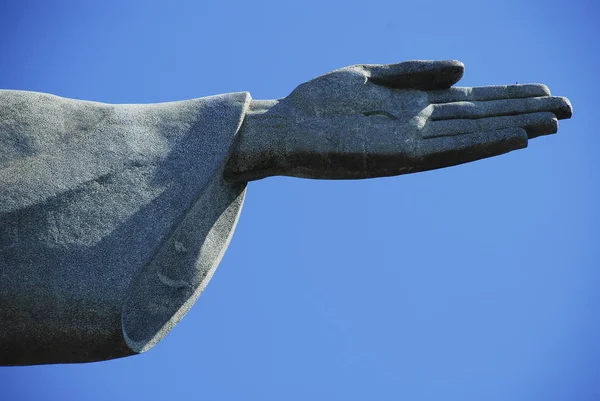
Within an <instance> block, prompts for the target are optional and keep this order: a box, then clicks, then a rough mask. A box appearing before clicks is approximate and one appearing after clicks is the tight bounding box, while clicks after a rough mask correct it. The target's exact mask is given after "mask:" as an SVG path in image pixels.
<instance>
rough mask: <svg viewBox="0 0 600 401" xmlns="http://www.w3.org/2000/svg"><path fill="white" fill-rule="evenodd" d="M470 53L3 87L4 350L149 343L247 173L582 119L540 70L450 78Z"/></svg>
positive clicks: (0, 250) (526, 132) (321, 167)
mask: <svg viewBox="0 0 600 401" xmlns="http://www.w3.org/2000/svg"><path fill="white" fill-rule="evenodd" d="M463 68H464V67H463V65H462V63H460V62H458V61H440V62H434V61H410V62H406V63H400V64H393V65H356V66H351V67H346V68H342V69H340V70H336V71H333V72H331V73H329V74H326V75H323V76H321V77H317V78H315V79H313V80H311V81H309V82H306V83H304V84H302V85H300V86H298V88H296V89H295V90H294V91H293V92H292V93H291V94H290V95H289V96H287V97H286V98H283V99H280V100H267V101H251V100H250V96H249V95H248V94H247V93H237V94H229V95H222V96H214V97H209V98H203V99H195V100H189V101H184V102H174V103H164V104H155V105H107V104H101V103H92V102H85V101H76V100H69V99H63V98H59V97H56V96H52V95H45V94H40V93H32V92H20V91H0V364H4V365H10V364H13V365H15V364H41V363H59V362H85V361H94V360H103V359H111V358H116V357H122V356H127V355H131V354H134V353H139V352H143V351H146V350H148V349H149V348H151V347H152V346H154V345H155V344H156V343H157V342H158V341H160V339H161V338H163V337H164V336H165V335H166V333H167V332H168V331H169V330H170V329H171V328H172V327H173V326H174V325H175V324H176V323H177V322H178V321H179V320H180V319H181V318H182V317H183V315H184V314H185V313H186V312H187V311H188V310H189V308H190V307H191V306H192V305H193V303H194V302H195V300H196V299H197V297H198V296H199V295H200V293H201V292H202V290H203V289H204V287H205V286H206V284H207V283H208V281H209V280H210V277H211V276H212V274H213V272H214V270H215V268H216V267H217V265H218V263H219V261H220V260H221V257H222V255H223V252H224V251H225V249H226V248H227V245H228V243H229V239H230V237H231V234H232V232H233V230H234V228H235V225H236V222H237V218H238V214H239V212H240V210H241V206H242V203H243V198H244V193H245V186H246V183H247V182H248V181H252V180H257V179H261V178H264V177H268V176H272V175H289V176H296V177H307V178H329V179H348V178H370V177H380V176H389V175H398V174H405V173H411V172H416V171H423V170H429V169H434V168H441V167H447V166H452V165H455V164H459V163H466V162H470V161H474V160H478V159H481V158H485V157H491V156H496V155H499V154H502V153H506V152H509V151H511V150H515V149H520V148H523V147H525V146H527V143H528V140H529V139H531V138H535V137H537V136H540V135H546V134H552V133H555V132H556V131H557V128H558V125H557V120H558V119H561V118H569V117H571V114H572V110H571V105H570V103H569V101H568V100H567V99H566V98H561V97H552V96H550V92H549V90H548V88H547V87H546V86H544V85H538V84H527V85H510V86H489V87H480V88H452V87H451V86H452V85H453V84H455V83H456V82H457V81H458V80H459V79H460V78H461V77H462V75H463ZM242 121H243V124H242Z"/></svg>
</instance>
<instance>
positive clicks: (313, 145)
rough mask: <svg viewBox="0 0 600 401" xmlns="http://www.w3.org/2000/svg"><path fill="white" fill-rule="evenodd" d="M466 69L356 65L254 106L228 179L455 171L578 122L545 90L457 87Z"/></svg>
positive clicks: (440, 64) (428, 64)
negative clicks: (564, 123) (569, 121)
mask: <svg viewBox="0 0 600 401" xmlns="http://www.w3.org/2000/svg"><path fill="white" fill-rule="evenodd" d="M463 68H464V67H463V65H462V63H460V62H457V61H409V62H405V63H399V64H392V65H355V66H350V67H345V68H342V69H340V70H336V71H333V72H331V73H328V74H326V75H323V76H321V77H317V78H315V79H313V80H311V81H309V82H306V83H304V84H302V85H300V86H298V87H297V88H296V89H295V90H294V91H293V92H292V93H291V94H290V95H289V96H287V97H285V98H283V99H279V100H266V101H265V100H254V101H252V104H251V106H250V108H249V111H248V113H247V115H246V118H245V121H244V123H243V125H242V127H241V130H240V132H239V137H238V141H237V143H236V146H235V148H234V150H233V152H232V155H231V157H230V159H229V161H228V164H227V167H226V169H225V178H226V179H227V180H229V181H233V182H235V181H243V182H247V181H252V180H257V179H261V178H265V177H268V176H273V175H287V176H294V177H303V178H324V179H357V178H373V177H382V176H392V175H399V174H406V173H412V172H418V171H425V170H431V169H436V168H442V167H448V166H453V165H456V164H461V163H466V162H471V161H475V160H479V159H482V158H486V157H492V156H496V155H500V154H503V153H506V152H509V151H512V150H516V149H521V148H524V147H526V146H527V144H528V141H529V139H533V138H535V137H538V136H541V135H548V134H553V133H555V132H557V129H558V122H557V120H558V119H564V118H569V117H570V116H571V114H572V109H571V105H570V103H569V101H568V99H566V98H563V97H554V96H551V95H550V91H549V90H548V88H547V87H546V86H545V85H541V84H522V85H508V86H486V87H474V88H458V87H451V86H452V85H453V84H454V83H456V82H457V81H458V80H459V79H460V78H461V77H462V73H463Z"/></svg>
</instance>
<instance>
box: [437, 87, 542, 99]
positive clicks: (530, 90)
mask: <svg viewBox="0 0 600 401" xmlns="http://www.w3.org/2000/svg"><path fill="white" fill-rule="evenodd" d="M427 95H428V97H429V101H430V102H431V103H450V102H472V101H485V100H498V99H515V98H517V99H520V98H527V97H539V96H550V89H548V87H547V86H546V85H543V84H521V85H498V86H476V87H473V88H460V87H455V88H449V89H446V90H435V91H430V92H427Z"/></svg>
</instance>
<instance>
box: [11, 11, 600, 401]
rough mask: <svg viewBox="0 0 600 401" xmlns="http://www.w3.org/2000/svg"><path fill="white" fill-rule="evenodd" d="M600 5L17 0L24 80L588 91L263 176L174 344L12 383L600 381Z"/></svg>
mask: <svg viewBox="0 0 600 401" xmlns="http://www.w3.org/2000/svg"><path fill="white" fill-rule="evenodd" d="M598 11H599V6H598V5H597V4H596V2H594V1H592V0H588V1H577V0H574V1H571V2H564V1H554V0H544V1H541V0H539V1H495V2H492V1H481V0H478V1H458V0H457V1H445V0H432V1H427V2H422V1H412V2H403V1H397V0H383V1H364V2H358V1H344V2H342V1H339V2H334V1H326V0H319V1H313V0H304V1H298V2H287V1H283V0H271V1H216V0H215V1H187V2H179V1H164V2H152V1H141V0H138V1H77V2H76V1H41V0H40V1H18V0H13V1H3V2H0V87H1V88H5V89H26V90H33V91H41V92H49V93H53V94H56V95H60V96H65V97H71V98H77V99H86V100H95V101H101V102H109V103H147V102H163V101H172V100H182V99H189V98H195V97H202V96H207V95H212V94H219V93H226V92H235V91H243V90H247V91H250V92H251V94H252V96H253V97H254V98H255V99H270V98H278V97H283V96H285V95H287V94H288V93H289V92H290V91H291V90H292V89H293V88H294V87H295V86H296V85H298V84H300V83H302V82H304V81H306V80H308V79H310V78H313V77H315V76H317V75H320V74H322V73H325V72H327V71H329V70H332V69H335V68H339V67H342V66H345V65H349V64H355V63H389V62H397V61H403V60H409V59H459V60H461V61H463V62H464V63H465V64H466V74H465V77H464V79H463V81H462V82H461V85H463V86H476V85H490V84H511V83H515V82H517V81H518V82H519V83H526V82H541V83H545V84H547V85H548V86H549V87H550V89H551V90H552V91H553V93H554V94H556V95H564V96H568V97H569V98H570V99H571V101H572V103H573V106H574V110H575V114H574V117H573V119H572V120H567V121H563V122H561V126H560V131H559V134H558V135H554V136H549V137H544V138H539V139H536V140H534V141H532V142H531V143H530V145H529V148H527V149H525V150H521V151H517V152H513V153H510V154H508V155H504V156H500V157H497V158H494V159H488V160H483V161H479V162H475V163H471V164H467V165H463V166H458V167H453V168H448V169H444V170H438V171H432V172H427V173H419V174H414V175H408V176H401V177H393V178H384V179H374V180H364V181H311V180H301V179H291V178H269V179H266V180H262V181H259V182H253V183H251V184H250V185H249V188H248V193H247V198H246V203H245V206H244V209H243V211H242V215H241V219H240V222H239V225H238V228H237V231H236V233H235V235H234V237H233V241H232V243H231V245H230V247H229V249H228V251H227V253H226V254H225V257H224V259H223V261H222V262H221V265H220V267H219V269H218V270H217V272H216V274H215V276H214V278H213V280H212V281H211V283H210V285H209V286H208V288H207V290H206V291H205V292H204V294H203V295H202V296H201V297H200V299H199V300H198V302H197V303H196V305H195V306H194V307H193V308H192V310H191V312H190V313H189V314H188V315H187V316H186V317H185V318H184V319H183V321H182V322H181V323H180V324H179V325H178V326H177V327H176V328H175V329H174V330H173V331H172V332H171V333H170V334H169V335H168V336H167V337H166V338H165V339H164V340H163V341H162V342H161V343H160V344H159V345H158V346H156V347H155V348H154V349H152V350H151V351H149V352H148V353H146V354H143V355H139V356H135V357H130V358H125V359H120V360H114V361H108V362H100V363H92V364H81V365H77V364H74V365H54V366H34V367H17V368H0V400H2V401H4V400H7V401H13V400H14V401H21V400H23V401H25V400H26V401H36V400H44V401H46V400H61V401H67V400H77V401H84V400H85V401H87V400H90V401H91V400H103V401H104V400H121V399H122V400H134V399H141V400H146V401H152V400H183V399H186V400H187V399H192V400H211V401H219V400H239V401H244V400H260V401H268V400H290V401H291V400H302V401H306V400H311V401H316V400H327V401H332V400H344V401H351V400H411V401H421V400H436V401H437V400H444V401H451V400H457V401H458V400H460V401H470V400H478V401H479V400H486V401H495V400H498V401H517V400H519V401H520V400H523V401H537V400H544V401H554V400H557V401H558V400H561V401H562V400H565V401H567V400H568V401H594V400H600V342H599V338H600V335H599V333H600V315H599V313H598V310H599V307H600V291H599V289H600V248H599V247H598V238H600V213H599V211H598V205H599V204H600V202H599V201H600V196H599V195H600V193H599V187H598V183H599V182H600V161H599V160H600V158H599V157H598V155H597V153H596V152H597V151H598V149H599V148H600V139H599V133H598V109H597V107H598V105H599V102H598V89H600V86H599V85H598V74H599V73H600V62H599V55H598V53H599V52H600V48H599V47H598V40H599V39H600V28H599V27H598V21H597V16H598V14H599V12H598ZM0 307H2V306H1V305H0ZM0 324H2V322H0Z"/></svg>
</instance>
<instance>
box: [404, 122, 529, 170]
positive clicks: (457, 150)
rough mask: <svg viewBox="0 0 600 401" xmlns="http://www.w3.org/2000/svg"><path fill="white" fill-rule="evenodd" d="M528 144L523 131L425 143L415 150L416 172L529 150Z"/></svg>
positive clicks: (458, 137) (516, 130) (495, 132)
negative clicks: (527, 148) (518, 150)
mask: <svg viewBox="0 0 600 401" xmlns="http://www.w3.org/2000/svg"><path fill="white" fill-rule="evenodd" d="M527 140H528V134H527V132H526V131H525V130H524V129H523V128H508V129H502V130H493V131H483V132H474V133H470V134H466V135H456V136H447V137H438V138H431V139H425V140H423V141H422V142H420V143H419V146H418V148H417V149H416V165H415V171H423V170H431V169H435V168H442V167H449V166H454V165H457V164H462V163H469V162H472V161H475V160H479V159H484V158H486V157H492V156H498V155H501V154H503V153H507V152H510V151H512V150H516V149H522V148H525V147H527Z"/></svg>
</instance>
